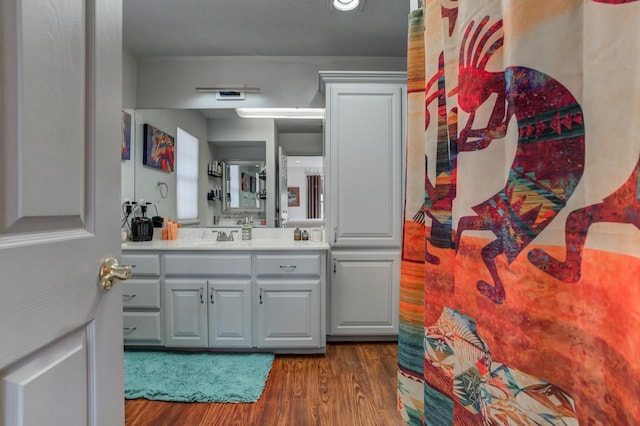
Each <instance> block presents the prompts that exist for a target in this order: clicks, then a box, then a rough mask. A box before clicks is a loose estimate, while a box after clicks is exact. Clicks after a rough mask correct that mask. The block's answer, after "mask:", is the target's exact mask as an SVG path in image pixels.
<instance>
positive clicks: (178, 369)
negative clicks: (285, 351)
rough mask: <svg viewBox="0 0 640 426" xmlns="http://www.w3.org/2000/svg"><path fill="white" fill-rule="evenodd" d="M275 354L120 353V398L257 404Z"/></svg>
mask: <svg viewBox="0 0 640 426" xmlns="http://www.w3.org/2000/svg"><path fill="white" fill-rule="evenodd" d="M273 359H274V355H273V354H264V353H252V354H235V353H234V354H228V353H210V352H197V353H193V352H164V351H125V352H124V397H125V398H126V399H137V398H144V399H150V400H156V401H176V402H255V401H257V400H258V399H259V398H260V395H261V394H262V390H263V389H264V386H265V384H266V381H267V377H268V376H269V371H270V370H271V365H272V364H273Z"/></svg>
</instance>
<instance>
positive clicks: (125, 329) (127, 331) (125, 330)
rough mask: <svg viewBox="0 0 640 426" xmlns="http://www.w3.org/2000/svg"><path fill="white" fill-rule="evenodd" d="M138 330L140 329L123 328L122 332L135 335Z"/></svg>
mask: <svg viewBox="0 0 640 426" xmlns="http://www.w3.org/2000/svg"><path fill="white" fill-rule="evenodd" d="M137 328H138V327H122V332H123V333H124V334H131V333H133V332H134V331H136V329H137Z"/></svg>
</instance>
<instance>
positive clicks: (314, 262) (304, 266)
mask: <svg viewBox="0 0 640 426" xmlns="http://www.w3.org/2000/svg"><path fill="white" fill-rule="evenodd" d="M320 265H321V262H320V255H319V254H307V255H284V254H274V255H269V254H264V255H263V254H259V255H257V256H256V271H257V276H259V277H265V276H289V275H292V276H300V275H312V276H320V268H321V266H320Z"/></svg>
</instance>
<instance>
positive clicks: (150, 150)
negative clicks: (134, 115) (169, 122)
mask: <svg viewBox="0 0 640 426" xmlns="http://www.w3.org/2000/svg"><path fill="white" fill-rule="evenodd" d="M174 141H175V140H174V137H173V136H171V135H169V134H167V133H165V132H163V131H161V130H159V129H157V128H155V127H154V126H152V125H150V124H145V125H144V155H143V156H142V164H144V165H145V166H149V167H154V168H156V169H160V170H162V171H165V172H172V171H173V170H174V151H175V142H174Z"/></svg>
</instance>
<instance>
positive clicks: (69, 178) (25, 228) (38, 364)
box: [0, 0, 124, 426]
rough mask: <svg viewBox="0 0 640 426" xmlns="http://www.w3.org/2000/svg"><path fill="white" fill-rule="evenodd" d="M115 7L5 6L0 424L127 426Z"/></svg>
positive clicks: (0, 109)
mask: <svg viewBox="0 0 640 426" xmlns="http://www.w3.org/2000/svg"><path fill="white" fill-rule="evenodd" d="M121 46H122V4H121V2H120V1H98V0H0V129H1V130H0V167H1V171H0V173H2V175H1V176H2V177H0V271H1V275H0V395H1V398H0V404H1V405H0V417H1V419H0V423H1V424H4V425H6V426H9V425H10V426H16V425H87V424H89V425H107V424H109V425H117V424H123V423H124V408H123V405H124V400H123V377H122V375H123V373H122V296H121V294H122V293H121V288H120V285H119V284H116V286H115V287H114V288H113V289H112V290H110V291H104V290H103V289H102V288H100V287H99V284H98V270H99V268H100V265H101V262H102V260H103V259H104V258H106V257H111V256H113V257H117V258H119V257H120V243H119V238H120V237H119V223H118V222H119V201H120V194H119V193H120V158H119V157H120V155H119V152H120V137H121V136H120V108H121V87H122V81H121V80H122V47H121Z"/></svg>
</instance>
